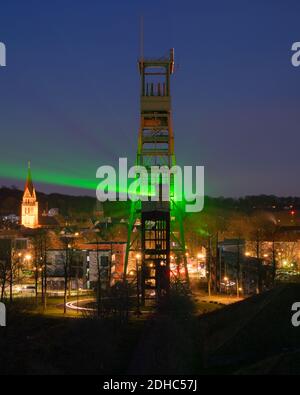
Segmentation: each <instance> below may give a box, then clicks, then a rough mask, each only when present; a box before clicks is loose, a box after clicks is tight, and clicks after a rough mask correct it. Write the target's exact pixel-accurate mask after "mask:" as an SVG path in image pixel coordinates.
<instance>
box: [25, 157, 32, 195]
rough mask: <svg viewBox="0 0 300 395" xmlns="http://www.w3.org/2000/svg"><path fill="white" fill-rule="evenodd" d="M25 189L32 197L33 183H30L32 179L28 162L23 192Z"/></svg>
mask: <svg viewBox="0 0 300 395" xmlns="http://www.w3.org/2000/svg"><path fill="white" fill-rule="evenodd" d="M26 189H28V190H29V192H30V195H33V190H34V188H33V183H32V177H31V169H30V161H28V168H27V179H26V184H25V191H26Z"/></svg>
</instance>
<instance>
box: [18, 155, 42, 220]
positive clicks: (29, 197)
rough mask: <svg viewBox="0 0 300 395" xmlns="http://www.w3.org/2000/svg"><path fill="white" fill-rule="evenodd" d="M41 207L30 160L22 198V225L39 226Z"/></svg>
mask: <svg viewBox="0 0 300 395" xmlns="http://www.w3.org/2000/svg"><path fill="white" fill-rule="evenodd" d="M38 217H39V209H38V202H37V200H36V193H35V189H34V187H33V183H32V178H31V170H30V162H28V173H27V180H26V184H25V190H24V194H23V200H22V222H21V223H22V225H23V226H25V227H26V228H37V227H38V226H39V220H38Z"/></svg>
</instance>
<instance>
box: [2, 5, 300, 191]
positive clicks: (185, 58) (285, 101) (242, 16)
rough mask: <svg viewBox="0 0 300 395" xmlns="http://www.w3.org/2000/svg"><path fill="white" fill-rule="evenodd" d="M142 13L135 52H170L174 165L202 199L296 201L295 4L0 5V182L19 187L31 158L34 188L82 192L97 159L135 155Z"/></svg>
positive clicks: (299, 11)
mask: <svg viewBox="0 0 300 395" xmlns="http://www.w3.org/2000/svg"><path fill="white" fill-rule="evenodd" d="M141 15H143V17H144V37H145V40H144V41H145V42H144V52H145V56H158V57H159V56H162V55H163V54H165V53H168V51H169V49H170V48H171V47H174V48H175V63H176V71H175V75H174V77H173V79H172V100H173V126H174V132H175V151H176V156H177V162H178V164H179V165H204V166H205V179H206V191H205V193H206V194H208V195H211V196H220V195H222V196H230V197H238V196H245V195H256V194H274V195H278V196H300V181H298V173H299V172H300V155H299V152H298V151H299V148H298V147H299V146H300V133H299V125H298V123H299V122H298V118H299V108H300V89H299V87H300V67H299V68H295V67H293V66H292V65H291V55H292V52H291V46H292V43H293V42H295V41H300V31H299V15H300V3H299V2H298V1H296V0H288V1H283V0H282V1H277V0H264V1H258V0H254V1H247V0H239V1H238V0H235V1H233V0H229V1H227V2H224V1H221V0H219V1H196V0H195V1H191V0H188V1H186V2H182V1H176V0H173V1H169V0H165V1H158V0H153V1H151V2H149V1H143V0H140V1H137V0H132V1H126V2H125V1H121V0H119V1H116V0H112V1H110V2H97V1H90V2H84V1H70V0H64V1H58V0H53V1H51V2H40V1H37V0H31V1H27V2H24V1H21V0H20V1H16V0H10V1H3V2H2V3H1V13H0V42H3V43H5V45H6V48H7V59H6V61H7V66H6V67H0V136H1V143H0V147H1V149H0V185H6V186H10V185H16V186H17V187H18V188H20V189H23V187H24V183H25V177H26V174H27V162H28V160H30V161H31V168H32V177H33V181H34V184H35V186H36V189H37V190H39V191H44V192H47V193H49V192H60V193H68V194H76V195H85V194H89V195H95V191H93V190H92V189H86V186H87V185H89V182H90V181H91V180H92V181H94V180H95V174H96V169H97V168H98V167H99V166H101V165H104V164H107V165H115V164H116V163H117V161H118V158H119V157H124V156H126V157H128V160H129V162H130V161H131V163H132V164H133V163H134V160H135V154H136V149H137V136H138V127H139V74H138V69H137V58H138V56H139V23H140V16H141ZM41 181H46V182H48V183H49V182H50V183H51V184H47V183H41ZM72 185H81V186H82V188H75V189H74V188H71V186H72Z"/></svg>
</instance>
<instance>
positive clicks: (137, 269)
mask: <svg viewBox="0 0 300 395" xmlns="http://www.w3.org/2000/svg"><path fill="white" fill-rule="evenodd" d="M140 259H141V254H139V253H137V254H136V255H135V268H136V302H137V306H136V312H135V314H136V315H137V316H140V315H142V312H141V308H140V306H141V304H140V271H139V260H140Z"/></svg>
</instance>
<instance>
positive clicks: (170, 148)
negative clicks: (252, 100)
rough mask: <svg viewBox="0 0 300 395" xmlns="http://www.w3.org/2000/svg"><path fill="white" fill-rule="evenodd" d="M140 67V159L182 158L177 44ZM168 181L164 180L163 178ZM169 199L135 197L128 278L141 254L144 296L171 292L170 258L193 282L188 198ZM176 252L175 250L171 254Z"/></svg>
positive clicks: (168, 161)
mask: <svg viewBox="0 0 300 395" xmlns="http://www.w3.org/2000/svg"><path fill="white" fill-rule="evenodd" d="M138 66H139V72H140V82H141V84H140V85H141V91H140V111H141V113H140V128H139V136H138V151H137V159H136V165H138V166H139V165H141V166H144V167H146V168H147V170H150V167H151V166H167V167H168V168H171V167H172V166H174V165H175V164H176V161H175V154H174V135H173V128H172V116H171V115H172V114H171V90H170V80H171V75H172V74H173V72H174V50H173V49H171V50H170V54H169V56H168V57H163V58H152V59H144V58H143V57H142V58H141V59H140V60H139V61H138ZM160 182H161V183H162V180H161V181H160ZM170 184H171V187H170V198H169V201H162V200H161V199H159V201H156V202H153V201H146V202H145V201H143V202H141V201H138V202H132V204H131V210H130V218H129V225H128V240H127V249H126V257H125V268H124V278H125V279H126V274H127V269H128V262H129V253H130V251H136V252H139V253H140V255H141V292H142V301H143V302H144V301H145V299H147V298H150V297H151V296H153V295H154V294H155V297H156V299H157V300H158V301H159V300H161V299H162V298H163V297H164V296H166V295H168V293H169V287H170V260H171V259H172V260H173V262H174V261H176V263H177V268H178V270H177V271H176V273H173V274H174V277H177V278H180V272H181V271H184V276H183V277H184V279H185V282H186V283H187V284H188V283H189V279H188V270H187V260H186V253H185V250H186V249H185V239H184V228H183V209H182V202H176V201H175V200H174V195H173V193H172V178H171V183H170ZM171 253H172V254H171Z"/></svg>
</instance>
